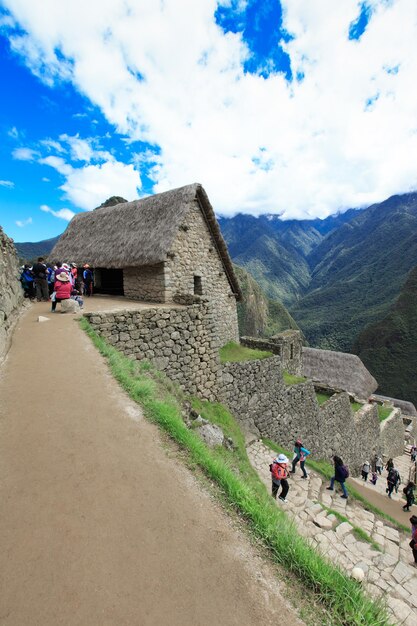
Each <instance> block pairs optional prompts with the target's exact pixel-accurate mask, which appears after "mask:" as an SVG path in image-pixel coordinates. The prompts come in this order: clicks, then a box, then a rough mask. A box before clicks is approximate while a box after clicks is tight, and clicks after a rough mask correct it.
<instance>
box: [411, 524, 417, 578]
mask: <svg viewBox="0 0 417 626" xmlns="http://www.w3.org/2000/svg"><path fill="white" fill-rule="evenodd" d="M410 522H411V541H410V548H411V549H412V551H413V557H414V563H413V565H414V567H417V517H416V516H415V515H412V516H411V517H410Z"/></svg>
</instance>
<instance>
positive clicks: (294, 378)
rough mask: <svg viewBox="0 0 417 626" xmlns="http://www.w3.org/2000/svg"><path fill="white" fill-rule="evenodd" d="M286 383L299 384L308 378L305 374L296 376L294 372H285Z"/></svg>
mask: <svg viewBox="0 0 417 626" xmlns="http://www.w3.org/2000/svg"><path fill="white" fill-rule="evenodd" d="M283 376H284V383H285V384H286V385H298V384H299V383H305V382H306V380H307V378H304V376H295V375H294V374H289V373H288V372H285V371H284V372H283Z"/></svg>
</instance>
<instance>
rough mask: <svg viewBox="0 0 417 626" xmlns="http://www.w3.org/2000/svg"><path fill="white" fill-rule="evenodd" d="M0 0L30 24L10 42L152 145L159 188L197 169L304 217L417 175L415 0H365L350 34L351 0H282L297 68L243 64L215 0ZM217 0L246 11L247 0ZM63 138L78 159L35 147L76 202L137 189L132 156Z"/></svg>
mask: <svg viewBox="0 0 417 626" xmlns="http://www.w3.org/2000/svg"><path fill="white" fill-rule="evenodd" d="M4 4H5V5H6V7H8V8H9V10H10V11H11V13H12V15H13V18H14V19H15V20H17V22H18V23H19V24H20V25H21V26H23V27H24V28H25V31H26V32H25V33H23V34H21V33H20V34H19V33H18V32H17V31H11V32H10V40H11V45H12V47H13V50H14V51H15V52H17V53H18V54H20V55H21V56H22V57H23V58H24V60H25V62H26V63H27V65H28V67H30V69H31V70H32V71H33V72H34V73H35V74H36V75H37V76H40V77H41V78H42V80H44V81H45V82H46V83H47V84H49V85H51V86H53V85H59V84H60V82H61V81H62V80H69V81H71V82H72V83H73V85H74V86H75V88H76V89H78V91H79V92H80V93H81V94H83V96H86V97H87V98H89V99H90V101H91V103H92V104H93V105H94V106H97V107H99V108H100V109H101V111H102V113H103V114H104V115H105V116H106V118H107V120H108V121H109V122H110V123H111V124H113V125H114V127H115V128H116V129H117V131H118V132H119V133H122V134H124V135H125V136H126V138H127V140H128V141H142V142H147V143H149V144H151V145H153V146H157V147H158V151H157V155H156V156H155V153H152V154H149V160H147V161H146V163H143V162H142V163H141V167H142V166H143V165H146V164H147V165H148V167H149V174H150V176H151V177H152V180H153V181H154V183H155V186H154V189H155V191H163V190H166V189H168V188H170V187H175V186H179V185H182V184H186V183H190V182H195V181H199V182H201V183H203V184H204V186H205V187H206V189H207V192H208V194H209V196H210V199H211V200H212V202H213V205H214V207H215V209H216V210H217V211H218V212H221V213H223V214H232V213H234V212H236V211H244V212H251V213H253V214H259V213H265V212H270V213H280V214H282V215H283V216H285V217H288V218H290V217H295V218H300V217H305V216H307V217H314V216H321V217H324V216H325V215H328V214H329V213H331V212H334V211H336V210H338V209H340V208H347V207H350V206H361V205H366V204H371V203H372V202H375V201H377V200H382V199H384V198H385V197H387V196H389V195H391V194H393V193H399V192H404V191H408V190H411V189H416V188H417V170H416V168H415V163H416V161H417V123H416V120H417V89H416V88H415V87H414V84H415V67H416V66H415V59H416V58H417V3H416V2H415V1H414V0H396V2H387V1H386V0H369V2H368V3H367V4H368V5H369V7H370V10H369V20H368V22H367V24H366V28H365V30H364V32H363V33H361V36H360V38H359V39H350V38H349V33H350V32H351V25H352V24H355V23H356V22H357V20H358V17H359V15H360V7H361V4H362V3H361V2H359V1H358V0H345V1H344V2H343V3H340V2H335V1H334V0H320V2H309V1H308V0H291V1H290V0H281V5H282V9H283V28H284V29H285V30H286V32H287V33H288V34H289V35H290V36H289V37H287V38H286V40H285V41H281V42H279V43H280V45H281V47H283V48H284V50H285V53H286V54H287V55H288V58H289V62H290V67H291V75H292V76H293V77H294V78H293V79H292V80H291V81H288V80H287V79H286V77H285V75H284V74H283V73H279V72H276V71H275V72H271V73H270V74H269V75H268V74H267V73H264V75H263V76H260V75H258V74H256V73H249V72H245V71H244V67H245V63H246V61H247V60H248V59H249V58H250V56H251V54H252V53H251V50H250V49H249V46H248V45H247V44H246V42H245V40H244V34H243V32H241V33H240V32H237V33H234V32H228V33H225V32H223V30H222V29H221V28H220V27H219V25H218V24H217V23H216V21H215V11H216V8H217V3H216V2H215V1H214V0H200V1H199V2H191V1H190V0H165V1H164V2H159V3H156V2H152V0H143V2H140V3H138V2H136V1H134V0H113V1H112V2H105V3H103V2H100V1H99V0H90V2H89V3H87V4H86V3H85V2H81V0H74V1H73V2H72V3H71V6H68V5H67V4H66V5H65V6H64V5H63V4H60V3H57V2H56V1H55V0H44V2H43V5H42V6H43V12H42V15H41V14H40V12H39V10H38V7H37V5H36V3H33V2H31V1H30V0H5V2H4ZM220 4H221V5H222V6H223V7H225V8H228V7H229V8H230V10H231V11H233V12H235V13H238V14H239V16H240V17H239V20H241V19H243V18H242V14H243V12H244V10H245V6H246V3H245V2H236V1H235V0H227V1H226V0H224V1H223V2H220ZM81 13H82V15H83V19H82V20H80V19H79V16H80V14H81ZM44 15H47V16H48V19H44ZM6 27H7V25H6ZM179 42H181V45H179ZM264 65H265V67H268V59H265V64H264ZM370 103H372V104H370ZM66 141H67V142H68V146H69V148H70V150H71V154H72V158H73V159H79V162H82V161H84V162H85V163H87V166H86V167H83V168H78V167H77V168H74V167H72V166H70V165H68V163H67V161H66V160H62V161H58V160H56V159H58V158H59V157H58V156H55V157H53V158H54V159H55V161H54V162H52V161H51V160H49V161H48V160H47V159H48V158H49V159H51V158H52V156H50V157H46V158H44V159H43V160H42V162H43V163H45V164H47V165H50V166H52V167H54V168H55V169H57V171H59V172H60V173H61V174H62V175H63V176H65V178H66V181H65V183H64V184H63V186H62V189H63V190H64V191H65V193H66V194H67V197H68V198H69V199H71V201H73V202H75V204H76V205H77V206H80V207H82V208H92V207H93V206H97V204H100V202H101V201H102V200H103V199H104V198H105V197H107V195H114V194H120V195H124V196H125V197H128V198H132V197H135V195H136V192H135V190H136V188H137V187H138V186H139V187H140V178H139V174H138V173H137V172H136V171H135V170H134V169H133V166H131V165H125V164H123V163H119V162H117V161H112V160H111V159H110V158H108V159H107V160H106V162H105V163H100V162H99V163H95V162H94V156H93V155H92V154H91V151H93V153H94V152H95V151H97V150H98V148H97V146H94V145H93V144H91V143H89V142H87V143H85V141H86V140H82V139H80V138H79V137H75V138H74V137H73V138H72V139H70V138H69V137H67V139H66ZM18 150H21V151H23V150H27V149H25V148H20V149H18ZM22 154H23V153H22ZM15 158H22V157H19V156H15ZM33 158H34V157H33V155H32V156H30V157H28V158H26V160H33ZM136 162H138V160H137V159H136ZM106 177H108V180H106ZM107 182H109V183H110V182H111V189H110V188H109V187H110V185H108V184H107ZM123 187H124V188H125V191H123ZM126 189H127V191H126Z"/></svg>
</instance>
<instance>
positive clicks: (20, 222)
mask: <svg viewBox="0 0 417 626" xmlns="http://www.w3.org/2000/svg"><path fill="white" fill-rule="evenodd" d="M15 224H16V226H19V228H24V227H25V226H28V225H29V224H32V218H31V217H28V218H27V219H26V220H16V221H15Z"/></svg>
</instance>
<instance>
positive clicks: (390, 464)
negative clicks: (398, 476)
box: [385, 459, 394, 473]
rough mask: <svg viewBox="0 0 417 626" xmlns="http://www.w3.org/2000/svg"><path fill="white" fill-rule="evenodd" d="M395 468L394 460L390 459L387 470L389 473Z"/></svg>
mask: <svg viewBox="0 0 417 626" xmlns="http://www.w3.org/2000/svg"><path fill="white" fill-rule="evenodd" d="M393 467H394V461H393V460H392V459H388V461H387V464H386V466H385V469H386V470H387V472H388V473H389V472H390V470H391V469H392V468H393Z"/></svg>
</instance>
